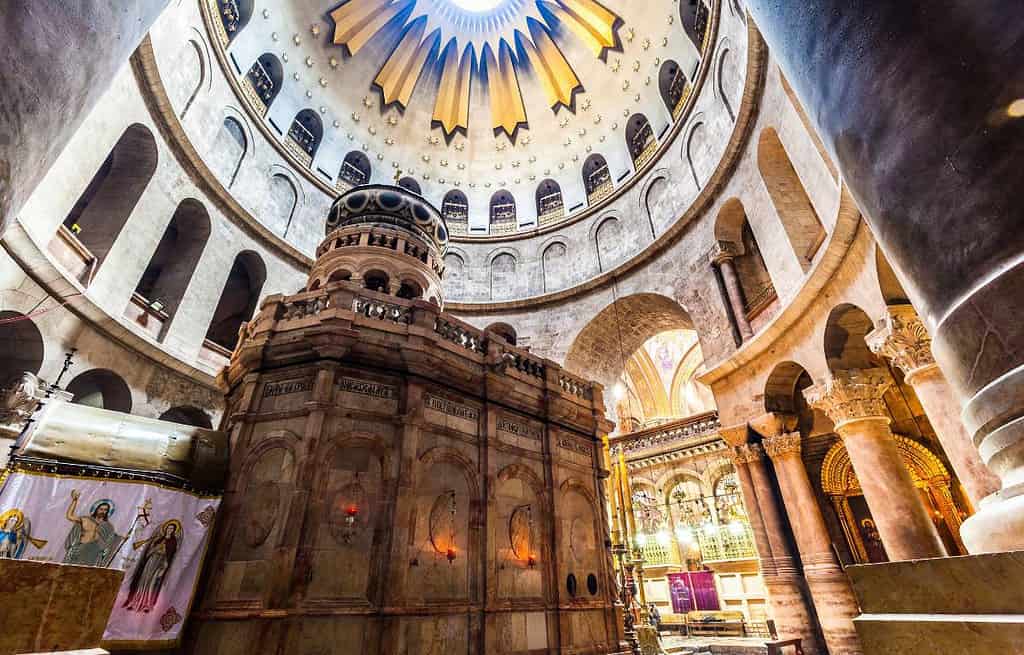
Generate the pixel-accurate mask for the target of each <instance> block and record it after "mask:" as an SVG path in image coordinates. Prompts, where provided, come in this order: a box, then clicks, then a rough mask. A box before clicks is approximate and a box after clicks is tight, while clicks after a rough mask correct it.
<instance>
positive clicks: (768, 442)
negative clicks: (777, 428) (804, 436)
mask: <svg viewBox="0 0 1024 655" xmlns="http://www.w3.org/2000/svg"><path fill="white" fill-rule="evenodd" d="M761 443H762V444H763V445H764V451H765V452H766V453H768V457H771V458H772V459H778V458H781V457H787V456H789V455H796V456H797V457H800V433H799V432H785V433H783V434H780V435H777V436H774V437H767V438H765V440H764V441H763V442H761Z"/></svg>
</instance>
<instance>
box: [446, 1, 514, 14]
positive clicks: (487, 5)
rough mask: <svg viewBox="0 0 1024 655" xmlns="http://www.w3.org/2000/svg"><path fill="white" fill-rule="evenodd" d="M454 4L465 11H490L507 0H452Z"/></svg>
mask: <svg viewBox="0 0 1024 655" xmlns="http://www.w3.org/2000/svg"><path fill="white" fill-rule="evenodd" d="M450 1H451V3H452V4H453V5H455V6H456V7H458V8H459V9H462V10H463V11H472V12H473V13H481V12H484V11H490V10H492V9H494V8H495V7H497V6H498V5H500V4H501V3H503V2H505V0H450Z"/></svg>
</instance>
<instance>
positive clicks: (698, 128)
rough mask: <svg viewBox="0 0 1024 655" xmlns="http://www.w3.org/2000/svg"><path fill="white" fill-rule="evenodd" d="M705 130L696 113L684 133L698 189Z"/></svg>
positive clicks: (690, 165)
mask: <svg viewBox="0 0 1024 655" xmlns="http://www.w3.org/2000/svg"><path fill="white" fill-rule="evenodd" d="M699 1H700V0H698V2H699ZM705 132H707V127H705V122H704V117H703V116H702V115H698V116H697V117H695V118H694V121H693V127H691V128H690V132H689V134H687V135H686V164H687V166H688V167H689V168H690V176H691V177H692V178H693V183H694V184H695V185H697V189H698V190H700V189H703V188H704V185H703V184H701V181H700V176H699V175H698V174H697V160H698V155H699V153H700V152H701V151H704V150H706V149H707V136H706V134H705Z"/></svg>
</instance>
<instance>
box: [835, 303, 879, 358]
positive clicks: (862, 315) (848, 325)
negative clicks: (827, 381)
mask: <svg viewBox="0 0 1024 655" xmlns="http://www.w3.org/2000/svg"><path fill="white" fill-rule="evenodd" d="M873 329H874V325H872V322H871V318H870V317H868V315H867V313H866V312H865V311H864V310H863V309H861V308H860V307H857V306H856V305H852V304H849V303H844V304H841V305H837V306H835V307H833V308H832V311H830V312H829V314H828V321H827V322H826V324H825V341H824V344H823V345H824V349H825V360H826V362H827V363H828V368H829V370H830V371H837V370H843V369H865V368H874V367H877V366H880V365H883V363H882V362H881V360H880V359H879V357H878V356H877V355H875V353H873V352H871V349H870V348H868V345H867V343H866V342H865V340H864V337H865V335H867V333H868V332H871V330H873Z"/></svg>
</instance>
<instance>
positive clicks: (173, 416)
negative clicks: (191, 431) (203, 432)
mask: <svg viewBox="0 0 1024 655" xmlns="http://www.w3.org/2000/svg"><path fill="white" fill-rule="evenodd" d="M160 420H161V421H170V422H171V423H180V424H181V425H191V426H194V427H197V428H206V429H207V430H210V429H212V428H213V421H211V420H210V415H209V414H207V413H206V412H204V411H203V410H201V409H199V408H198V407H192V406H191V405H182V406H180V407H172V408H170V409H169V410H167V411H166V412H164V413H163V414H161V415H160Z"/></svg>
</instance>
